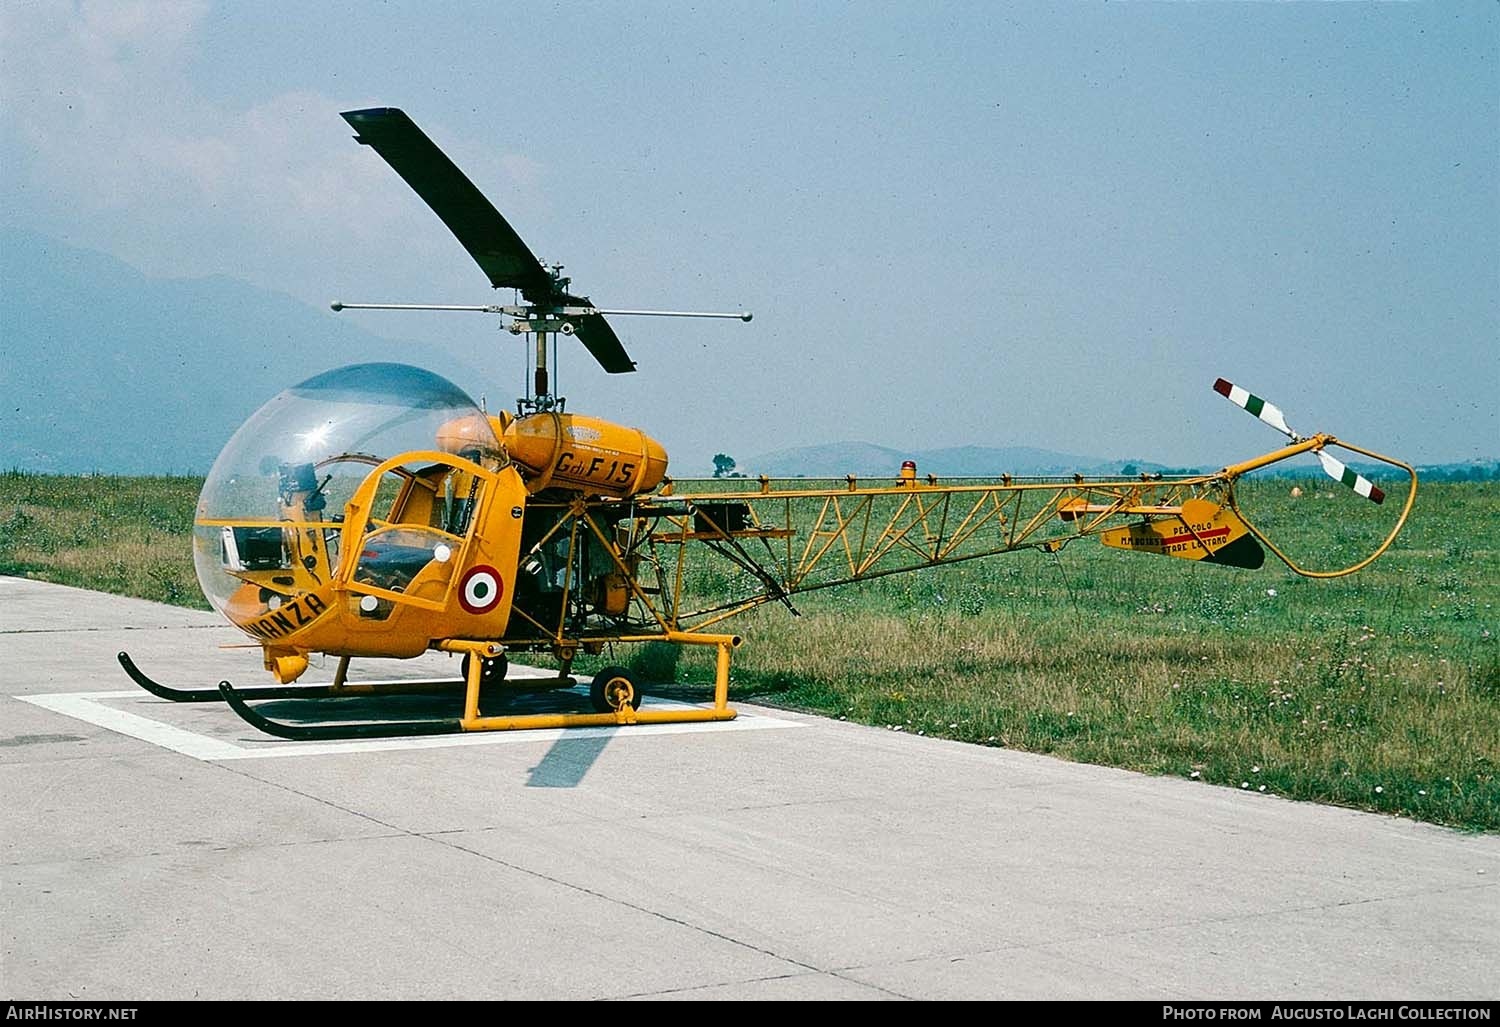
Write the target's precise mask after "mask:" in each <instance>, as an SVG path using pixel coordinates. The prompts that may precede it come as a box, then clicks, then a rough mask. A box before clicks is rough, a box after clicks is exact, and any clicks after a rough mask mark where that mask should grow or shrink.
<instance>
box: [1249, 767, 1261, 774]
mask: <svg viewBox="0 0 1500 1027" xmlns="http://www.w3.org/2000/svg"><path fill="white" fill-rule="evenodd" d="M1250 773H1252V774H1259V773H1260V767H1258V766H1255V767H1251V768H1250Z"/></svg>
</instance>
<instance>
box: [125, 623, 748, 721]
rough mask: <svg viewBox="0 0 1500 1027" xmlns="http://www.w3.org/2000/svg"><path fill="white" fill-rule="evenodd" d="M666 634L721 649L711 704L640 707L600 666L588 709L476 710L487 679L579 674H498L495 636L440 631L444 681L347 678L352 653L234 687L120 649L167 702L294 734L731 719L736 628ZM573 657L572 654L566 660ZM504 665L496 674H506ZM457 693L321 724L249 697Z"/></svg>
mask: <svg viewBox="0 0 1500 1027" xmlns="http://www.w3.org/2000/svg"><path fill="white" fill-rule="evenodd" d="M617 640H618V641H621V642H650V641H658V640H659V636H642V637H635V636H626V637H622V638H619V639H617ZM666 640H667V641H669V642H675V643H677V644H679V645H703V646H713V647H715V648H716V649H717V650H718V658H717V660H716V661H715V664H716V665H715V673H714V701H713V705H712V706H711V707H709V708H701V707H698V708H686V709H683V708H673V709H649V710H643V709H639V706H640V692H639V690H638V688H637V687H636V685H635V683H634V682H633V681H632V680H631V679H630V676H629V673H628V672H627V671H626V670H625V669H624V668H621V667H609V668H606V669H605V670H603V671H600V672H599V674H597V675H596V676H595V678H594V681H593V683H592V687H591V688H590V690H589V692H590V696H589V697H590V701H591V702H592V704H593V706H594V709H595V712H593V713H562V712H558V713H519V714H514V715H500V716H494V715H481V713H480V712H479V699H480V695H481V693H482V692H486V689H487V687H488V688H489V689H493V690H497V691H498V690H502V689H503V690H504V691H506V692H533V691H551V690H553V689H558V688H571V687H573V686H574V685H576V684H577V681H576V680H575V679H573V678H572V677H569V676H568V675H567V669H566V668H567V664H566V663H565V664H564V669H563V670H562V671H561V672H560V673H559V675H558V676H557V677H555V678H540V679H537V678H533V679H527V678H522V679H519V680H506V679H504V678H503V676H496V675H495V673H494V669H495V667H496V666H497V665H498V666H504V664H503V656H504V648H503V647H502V646H501V645H499V644H498V643H495V642H486V641H473V640H468V639H444V640H441V641H439V642H437V643H435V644H434V645H433V648H434V649H438V650H440V651H443V652H450V653H459V654H463V655H464V656H465V657H466V659H465V675H464V678H463V679H462V680H457V681H441V682H416V681H412V682H399V681H385V682H378V683H377V682H368V683H359V684H349V683H348V682H347V681H346V680H345V678H346V675H347V673H348V670H349V657H347V656H345V657H340V659H339V666H338V671H337V672H336V673H335V674H334V680H333V683H332V684H329V685H308V686H295V685H290V686H289V685H282V686H273V687H266V688H244V689H237V688H235V687H234V686H233V685H232V684H230V683H229V682H228V681H220V682H219V687H218V688H213V689H209V688H172V687H170V686H168V685H163V684H162V683H161V682H159V681H153V680H152V679H151V678H149V677H147V676H146V675H145V674H143V673H142V672H141V670H140V668H139V667H137V666H136V665H135V661H134V660H132V659H131V658H130V656H129V655H128V654H127V653H124V652H121V653H120V654H119V656H118V658H119V661H120V666H121V667H123V668H124V669H125V673H126V674H128V675H129V676H130V679H131V680H132V681H134V682H135V683H136V684H138V685H140V686H141V687H142V688H143V689H145V690H146V691H147V692H150V693H151V694H152V695H154V696H157V697H158V698H161V699H165V700H167V701H168V702H224V703H227V704H228V705H229V708H230V709H232V710H234V712H235V714H236V715H237V716H239V717H240V718H241V719H242V720H244V721H245V722H246V723H247V724H249V725H251V726H252V727H254V728H255V729H256V730H258V731H262V732H264V733H266V734H268V735H274V736H275V737H277V738H286V739H291V740H293V741H329V740H335V739H357V738H406V737H413V736H421V735H446V734H459V733H462V732H469V731H516V730H527V729H538V728H571V727H621V726H625V725H628V724H683V723H696V722H700V721H714V720H733V719H734V718H735V716H736V713H735V711H734V710H733V709H730V708H729V705H728V698H729V653H730V650H731V649H733V648H734V647H735V646H737V645H739V644H740V639H739V637H738V636H735V635H708V634H691V633H687V632H672V633H670V634H668V635H667V636H666ZM568 663H571V660H569V661H568ZM503 673H504V672H503V671H501V675H503ZM402 695H406V696H412V695H454V696H462V697H463V714H462V716H460V717H442V718H423V719H411V720H391V721H364V722H359V721H348V720H346V721H343V722H338V721H335V722H331V723H327V722H325V723H321V724H316V723H315V724H295V723H287V722H285V721H279V720H272V719H271V718H270V717H267V716H266V715H264V714H263V713H260V712H257V711H256V710H255V709H254V708H253V707H252V706H251V705H250V702H251V701H252V700H257V699H270V700H275V699H339V698H359V697H370V696H402Z"/></svg>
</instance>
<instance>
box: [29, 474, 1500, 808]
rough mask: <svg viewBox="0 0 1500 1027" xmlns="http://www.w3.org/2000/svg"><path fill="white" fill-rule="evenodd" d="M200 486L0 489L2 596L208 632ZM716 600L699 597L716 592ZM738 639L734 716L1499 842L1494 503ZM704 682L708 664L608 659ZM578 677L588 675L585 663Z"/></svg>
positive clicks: (908, 602) (1250, 497) (867, 600)
mask: <svg viewBox="0 0 1500 1027" xmlns="http://www.w3.org/2000/svg"><path fill="white" fill-rule="evenodd" d="M199 484H200V483H199V481H198V480H196V479H188V478H109V477H93V478H63V477H47V476H37V475H26V474H15V473H12V474H6V475H0V574H19V575H25V576H30V577H37V578H43V579H46V580H50V581H58V582H62V583H64V584H71V585H78V586H82V587H88V588H95V589H101V590H104V591H110V592H118V593H121V594H127V595H137V596H143V597H146V598H151V599H158V600H162V601H165V602H170V603H177V604H179V605H183V606H195V607H204V606H205V605H206V604H205V603H204V601H203V598H202V596H201V594H200V593H199V591H198V586H197V582H196V579H195V578H194V574H193V569H192V562H191V558H190V556H189V543H188V538H189V525H190V523H191V520H192V512H193V506H194V503H195V500H196V497H197V492H198V487H199ZM1292 484H1293V483H1292V482H1288V481H1285V480H1277V479H1269V480H1265V481H1259V482H1249V483H1247V484H1246V485H1245V486H1244V487H1243V493H1244V503H1245V506H1246V508H1247V510H1248V511H1249V512H1250V513H1251V514H1252V517H1253V519H1255V520H1256V522H1257V523H1259V524H1262V525H1263V526H1264V527H1265V528H1266V529H1267V530H1268V531H1270V532H1271V533H1272V537H1273V538H1276V539H1278V540H1280V539H1285V540H1286V541H1287V548H1288V549H1289V551H1290V552H1292V555H1294V556H1295V557H1297V558H1299V559H1304V558H1305V559H1306V560H1308V561H1309V562H1312V561H1319V565H1320V566H1322V567H1330V566H1337V565H1341V564H1347V563H1350V562H1353V560H1355V559H1357V558H1358V555H1359V554H1360V553H1363V552H1368V551H1369V550H1370V549H1371V548H1372V547H1373V545H1374V544H1375V543H1376V542H1378V540H1379V538H1380V537H1381V534H1382V531H1383V528H1382V524H1383V523H1384V522H1383V521H1382V520H1381V519H1382V518H1385V519H1386V520H1387V521H1388V520H1389V518H1390V516H1391V514H1392V513H1393V512H1394V511H1393V510H1392V509H1391V508H1392V506H1393V505H1394V504H1396V503H1399V501H1400V500H1401V498H1403V497H1402V496H1401V494H1400V492H1399V490H1396V491H1395V494H1394V495H1393V497H1392V499H1391V500H1389V501H1388V502H1387V504H1386V505H1385V506H1384V507H1375V506H1374V505H1373V504H1369V503H1365V502H1364V501H1363V500H1359V499H1357V498H1356V497H1352V496H1349V495H1346V494H1344V493H1343V492H1342V491H1339V487H1338V486H1336V485H1333V484H1332V483H1330V482H1327V481H1326V480H1325V481H1318V480H1313V479H1309V480H1308V481H1306V482H1302V483H1301V485H1302V487H1303V489H1304V493H1305V494H1304V496H1303V497H1301V498H1300V499H1297V500H1292V499H1290V498H1289V488H1290V486H1291V485H1292ZM715 584H716V581H715V580H712V579H709V578H705V579H703V580H700V581H698V582H697V583H696V586H697V588H698V589H699V590H701V591H711V590H712V588H713V587H715ZM797 605H798V608H799V610H800V611H801V613H802V616H800V617H792V616H791V615H790V614H789V613H788V612H787V611H786V610H785V609H784V608H783V607H780V606H772V607H765V608H762V609H760V610H757V611H755V612H753V613H751V614H749V615H746V616H745V617H743V618H741V619H740V620H738V621H736V622H733V623H734V626H735V630H737V631H739V632H740V633H741V634H743V635H744V636H745V637H746V639H747V643H746V645H745V646H744V647H743V648H742V649H740V650H739V652H738V653H737V654H736V657H735V670H734V678H733V688H732V693H731V694H732V697H734V698H739V699H743V700H753V701H757V702H762V703H769V704H775V705H782V706H786V707H791V708H796V709H801V710H806V711H811V712H815V713H821V714H826V715H828V716H832V717H843V718H847V719H849V720H853V721H859V722H863V723H867V724H874V725H879V726H883V727H886V728H889V729H891V730H899V731H908V732H912V733H920V734H926V735H933V736H942V737H947V738H955V739H960V740H963V741H968V742H973V743H976V744H981V745H999V746H1006V747H1009V748H1015V749H1024V750H1028V751H1032V752H1044V753H1053V754H1056V755H1058V756H1061V757H1064V758H1066V759H1071V760H1079V761H1085V762H1090V763H1100V764H1107V765H1111V766H1119V767H1127V768H1131V769H1136V770H1142V771H1146V772H1148V773H1155V774H1172V775H1176V776H1180V777H1185V778H1192V779H1197V780H1201V781H1203V782H1207V783H1212V784H1219V785H1227V786H1230V787H1235V788H1244V789H1246V790H1250V791H1254V792H1257V793H1261V792H1264V793H1265V794H1268V795H1279V796H1287V797H1292V798H1297V799H1309V800H1316V801H1320V802H1328V803H1337V804H1340V805H1346V806H1351V807H1356V808H1360V809H1367V810H1377V811H1381V812H1385V813H1392V814H1399V815H1403V816H1409V817H1414V818H1417V819H1420V820H1425V821H1431V822H1435V823H1441V824H1448V825H1452V826H1455V827H1461V828H1465V829H1470V830H1483V831H1496V830H1500V779H1497V774H1496V770H1497V767H1496V763H1497V760H1500V641H1497V638H1496V635H1497V634H1500V624H1497V616H1496V610H1497V605H1500V484H1497V483H1493V482H1484V483H1464V484H1447V483H1445V484H1438V485H1426V484H1424V485H1423V486H1422V487H1421V491H1420V493H1419V497H1418V501H1417V505H1416V508H1415V510H1414V512H1413V515H1412V520H1411V522H1410V524H1409V525H1408V526H1407V528H1406V530H1405V532H1404V533H1403V534H1402V535H1401V537H1400V538H1399V539H1398V540H1397V542H1396V544H1395V545H1394V546H1393V547H1392V548H1391V550H1390V551H1389V552H1388V553H1386V554H1385V555H1384V556H1383V557H1381V558H1380V559H1379V560H1377V561H1376V562H1375V563H1374V564H1373V565H1371V566H1370V567H1368V568H1366V569H1365V570H1363V571H1361V572H1359V573H1357V574H1355V575H1352V576H1350V577H1345V578H1338V579H1333V580H1327V581H1314V580H1309V579H1306V578H1301V577H1298V576H1296V575H1294V574H1292V573H1291V572H1290V571H1288V570H1287V569H1286V568H1284V567H1283V566H1282V565H1281V564H1280V563H1274V562H1272V563H1268V565H1267V566H1266V567H1265V568H1262V569H1261V570H1259V571H1242V570H1233V569H1226V568H1221V567H1214V566H1204V565H1199V564H1193V563H1189V562H1186V561H1180V560H1172V559H1168V558H1163V557H1156V556H1149V555H1144V554H1132V553H1123V552H1119V551H1116V550H1108V549H1104V548H1102V547H1100V546H1098V545H1097V544H1095V543H1093V542H1091V541H1080V542H1077V543H1075V544H1072V545H1069V546H1068V547H1067V548H1065V549H1064V550H1063V551H1062V552H1060V553H1057V554H1055V555H1042V554H1038V553H1015V554H1009V555H1004V556H998V557H994V558H992V559H987V560H982V561H977V562H974V563H969V564H962V565H956V566H948V567H938V568H931V569H927V570H923V571H918V572H914V573H911V574H905V575H898V576H894V577H891V578H885V579H881V580H878V581H872V582H867V583H863V584H857V585H852V586H847V587H845V588H841V589H834V590H830V591H828V592H825V593H818V594H813V595H808V596H804V597H801V598H800V599H799V601H798V604H797ZM612 658H613V659H614V660H615V661H625V662H630V663H633V665H634V666H635V667H636V668H637V669H638V670H640V671H641V672H642V674H643V676H644V677H645V678H646V679H647V680H655V681H661V682H664V681H668V680H673V679H675V680H679V681H703V680H706V679H707V678H708V677H709V676H710V674H711V671H710V668H709V666H708V663H707V656H706V654H703V653H699V652H695V651H685V652H684V651H679V650H677V649H675V648H673V647H667V646H657V645H652V646H647V647H638V648H635V649H630V650H626V651H622V652H618V653H615V654H612ZM598 662H603V658H601V659H600V660H599V661H598Z"/></svg>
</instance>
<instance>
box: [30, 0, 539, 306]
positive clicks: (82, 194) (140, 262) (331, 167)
mask: <svg viewBox="0 0 1500 1027" xmlns="http://www.w3.org/2000/svg"><path fill="white" fill-rule="evenodd" d="M209 14H210V9H209V7H208V5H207V4H205V3H201V2H182V3H85V4H79V5H76V6H68V5H56V4H46V3H36V4H14V3H12V4H7V5H4V7H3V8H0V96H3V97H4V98H5V118H4V120H3V122H0V165H3V167H4V169H5V178H6V181H7V186H8V188H9V189H10V190H11V192H12V196H13V197H14V202H13V204H12V209H11V211H10V216H11V217H12V218H16V219H18V220H20V221H22V222H23V223H29V226H30V227H33V228H36V229H38V230H40V231H43V232H45V233H47V234H51V235H55V236H58V237H60V238H63V239H64V240H65V241H67V242H69V243H72V244H74V245H79V246H84V247H87V248H91V249H97V250H101V251H103V252H106V253H111V254H113V255H115V256H117V257H119V258H121V259H123V260H125V261H126V262H128V263H130V264H132V265H134V266H136V267H138V268H140V269H142V270H144V271H146V272H148V273H150V274H156V275H163V276H192V275H205V274H216V273H218V274H232V275H235V276H236V277H241V278H244V279H247V280H250V281H253V282H256V283H257V284H261V285H265V286H267V287H271V288H277V289H281V290H284V291H287V292H291V293H293V294H294V295H298V296H301V297H303V298H305V299H309V300H319V299H326V298H327V297H326V296H324V293H325V292H327V291H329V290H331V289H334V288H336V287H337V286H336V285H335V284H334V283H332V282H330V281H329V276H328V274H327V273H326V272H327V270H328V267H329V265H330V264H331V265H333V266H334V267H335V268H337V267H339V266H340V265H342V266H344V267H347V268H349V269H350V273H351V275H352V277H354V278H355V279H362V278H363V277H364V275H365V270H364V269H365V266H366V265H371V266H374V265H379V264H381V263H387V262H388V263H389V264H390V265H391V266H394V267H403V268H404V267H409V266H410V264H411V262H412V259H413V257H416V258H417V259H420V258H421V257H422V255H423V253H424V251H423V248H422V247H423V245H424V244H430V245H432V246H433V247H434V248H436V247H437V246H439V245H447V246H451V245H452V243H451V241H448V240H443V239H442V237H441V236H440V235H438V234H436V233H434V232H432V231H431V228H432V225H431V215H430V214H428V213H427V212H425V211H424V210H423V209H422V207H421V205H420V203H417V202H413V203H411V204H409V205H402V204H392V203H389V202H386V201H387V200H388V199H389V197H390V196H391V195H393V193H392V191H391V190H392V189H393V188H401V189H404V188H405V187H404V186H400V185H399V182H396V181H395V180H394V179H393V176H392V175H391V172H390V170H389V169H388V168H386V167H385V166H384V165H383V163H382V162H381V161H379V160H376V159H373V155H372V154H371V153H370V152H369V151H367V150H364V149H362V148H361V147H358V146H354V145H352V144H351V142H350V139H349V132H348V131H347V130H346V129H345V126H343V124H342V122H339V121H338V119H337V116H336V112H337V111H338V110H339V109H340V106H339V104H338V102H337V101H336V100H334V99H331V98H329V97H327V96H324V95H322V94H320V93H318V92H314V91H287V92H280V93H276V92H271V91H269V90H268V92H267V93H266V94H265V95H264V98H259V97H257V98H256V99H255V100H254V101H253V102H252V103H251V104H250V105H249V106H244V107H239V108H231V107H228V106H227V105H226V104H225V103H223V102H216V101H213V100H210V99H208V98H206V97H205V96H204V95H202V93H201V92H200V90H199V89H197V88H196V87H195V84H194V83H193V82H192V81H191V80H190V77H189V76H190V74H191V71H192V68H193V67H194V66H195V64H197V63H201V62H202V61H203V60H204V59H205V58H207V59H212V58H213V57H214V54H213V53H212V52H211V51H208V50H206V49H205V43H204V42H203V38H202V37H203V36H204V34H205V22H206V20H207V18H208V15H209ZM505 171H506V173H507V174H510V175H513V176H515V177H516V178H517V179H520V180H522V181H527V182H529V181H534V179H535V177H536V174H537V168H536V165H535V164H534V163H533V162H531V161H529V160H527V159H526V158H522V157H518V158H514V159H512V160H507V161H505ZM439 230H440V226H439ZM414 236H415V237H416V239H415V241H414V240H413V237H414ZM439 259H442V260H444V261H445V263H446V265H447V267H449V268H453V267H455V266H459V265H458V261H461V260H462V257H461V256H455V255H454V254H453V253H452V252H451V251H448V252H445V253H442V254H441V257H440V258H439ZM341 277H342V276H341Z"/></svg>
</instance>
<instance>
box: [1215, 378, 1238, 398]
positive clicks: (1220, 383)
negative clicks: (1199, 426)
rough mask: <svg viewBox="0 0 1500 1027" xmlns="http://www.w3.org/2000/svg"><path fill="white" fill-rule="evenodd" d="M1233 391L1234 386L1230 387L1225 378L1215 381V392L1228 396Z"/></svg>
mask: <svg viewBox="0 0 1500 1027" xmlns="http://www.w3.org/2000/svg"><path fill="white" fill-rule="evenodd" d="M1233 390H1234V386H1233V385H1230V384H1229V382H1227V381H1225V380H1224V379H1223V378H1217V379H1215V380H1214V391H1215V392H1217V393H1218V394H1219V395H1221V396H1227V395H1229V393H1230V392H1232V391H1233Z"/></svg>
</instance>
